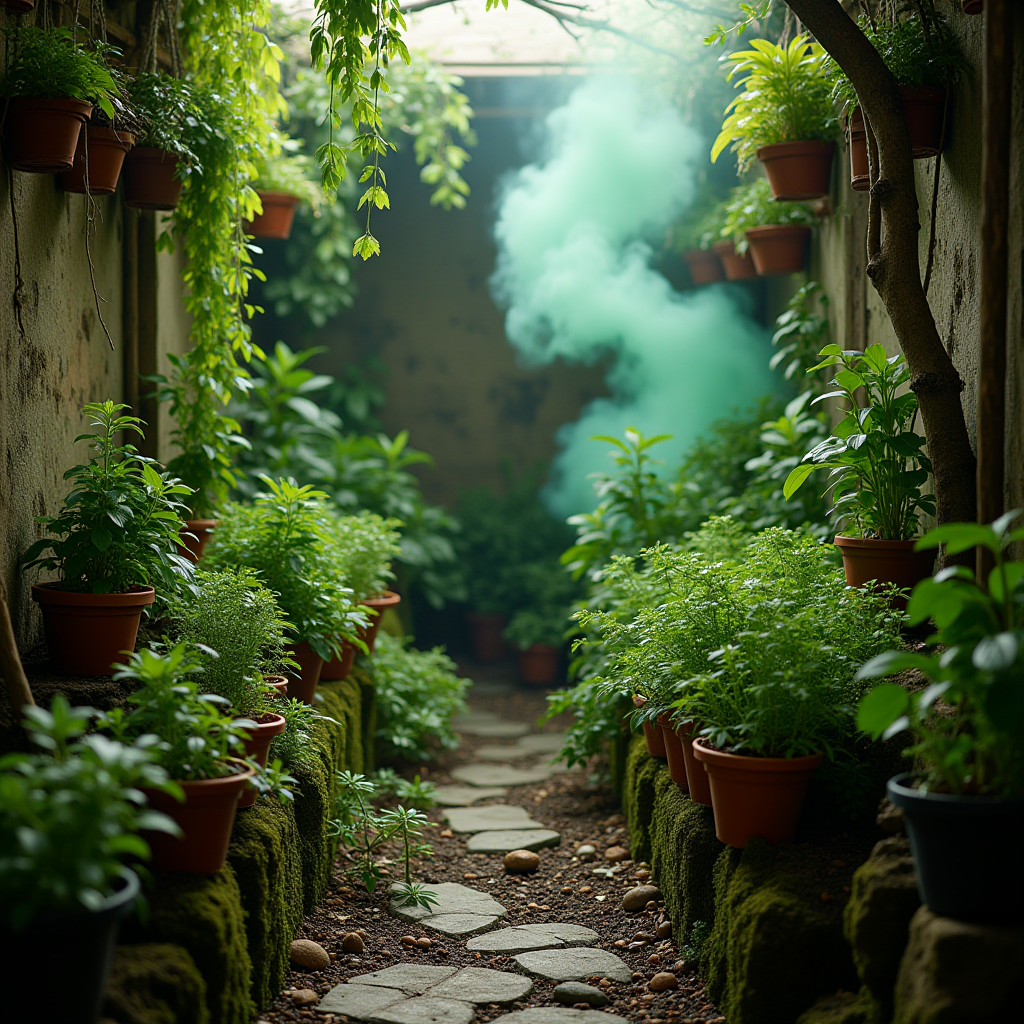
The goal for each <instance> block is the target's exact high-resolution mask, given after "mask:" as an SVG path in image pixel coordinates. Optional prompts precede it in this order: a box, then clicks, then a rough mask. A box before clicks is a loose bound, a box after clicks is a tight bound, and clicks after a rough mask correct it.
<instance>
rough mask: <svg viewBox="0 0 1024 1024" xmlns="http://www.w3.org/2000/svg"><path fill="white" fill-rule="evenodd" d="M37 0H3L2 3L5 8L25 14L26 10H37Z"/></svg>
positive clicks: (1, 5)
mask: <svg viewBox="0 0 1024 1024" xmlns="http://www.w3.org/2000/svg"><path fill="white" fill-rule="evenodd" d="M35 6H36V0H3V3H2V4H0V7H2V8H3V9H4V10H7V11H13V12H15V13H16V14H24V13H25V11H32V10H35Z"/></svg>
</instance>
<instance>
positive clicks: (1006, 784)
mask: <svg viewBox="0 0 1024 1024" xmlns="http://www.w3.org/2000/svg"><path fill="white" fill-rule="evenodd" d="M1020 514H1021V513H1020V510H1015V511H1012V512H1007V513H1006V515H1004V516H1001V517H1000V518H999V519H997V520H996V521H995V522H994V523H992V525H991V526H982V525H978V524H975V523H948V524H946V525H944V526H940V527H937V528H936V529H934V530H931V531H929V532H928V533H927V534H925V536H924V537H923V538H922V539H921V540H919V541H918V542H917V545H916V546H917V547H918V548H919V549H923V548H937V547H940V546H944V547H945V549H946V554H947V555H950V556H954V555H958V554H962V553H964V552H966V551H970V550H971V549H972V548H974V547H976V546H977V547H981V548H983V549H984V550H985V551H987V552H988V553H989V554H990V555H991V560H992V562H993V563H994V566H993V568H992V570H991V572H990V573H989V575H988V579H987V580H984V581H981V580H978V579H977V578H976V577H975V575H974V573H973V572H971V570H970V569H967V568H965V567H964V566H950V567H948V568H946V569H942V570H940V571H939V572H938V573H937V574H936V575H935V576H934V577H933V578H931V579H926V580H922V581H921V582H920V583H918V584H917V586H916V587H914V590H913V593H912V594H911V597H910V603H909V604H908V606H907V616H908V619H909V622H910V624H911V625H919V624H921V623H924V622H927V621H928V620H932V621H933V622H934V623H935V626H936V629H937V631H936V632H935V633H934V634H933V635H932V636H931V637H930V638H929V640H928V644H929V646H931V647H933V648H936V650H937V653H934V654H931V655H925V654H918V653H915V652H912V651H890V652H888V653H886V654H882V655H880V656H878V657H876V658H873V659H872V660H871V661H869V662H868V663H867V664H866V665H864V667H863V668H862V669H861V670H860V672H859V673H858V677H859V678H860V679H873V678H876V677H878V676H887V675H893V674H894V673H897V672H901V671H903V670H905V669H917V670H918V671H920V672H922V673H924V675H925V676H926V677H927V679H928V680H929V685H928V686H927V687H925V688H924V689H920V690H915V692H913V693H912V692H910V691H909V690H908V689H906V688H905V687H904V686H900V685H898V684H896V683H884V684H882V685H880V686H876V687H875V688H874V689H872V690H871V692H870V693H869V694H867V695H866V696H865V697H864V698H863V699H862V700H861V702H860V706H859V708H858V710H857V725H858V726H859V727H860V728H861V729H863V730H864V731H865V732H867V733H869V734H870V735H871V736H872V737H873V738H874V739H879V738H882V739H889V738H890V737H892V736H895V735H897V734H898V733H901V732H903V731H904V730H909V732H910V734H911V736H912V737H913V744H912V746H911V747H910V748H909V749H908V750H907V751H906V753H907V754H908V755H909V756H912V757H913V758H914V759H915V761H916V763H917V764H918V766H919V767H920V769H921V779H920V786H921V789H922V790H925V791H927V790H933V791H938V792H947V793H954V794H956V795H961V794H989V795H994V796H1003V797H1018V798H1019V797H1021V796H1024V752H1022V749H1021V743H1020V736H1021V730H1022V728H1024V561H1011V560H1010V559H1009V557H1008V556H1009V547H1010V545H1011V544H1014V543H1020V542H1021V541H1024V529H1020V528H1018V529H1016V530H1014V529H1012V526H1013V523H1014V520H1016V519H1018V518H1019V517H1020ZM939 652H941V653H939Z"/></svg>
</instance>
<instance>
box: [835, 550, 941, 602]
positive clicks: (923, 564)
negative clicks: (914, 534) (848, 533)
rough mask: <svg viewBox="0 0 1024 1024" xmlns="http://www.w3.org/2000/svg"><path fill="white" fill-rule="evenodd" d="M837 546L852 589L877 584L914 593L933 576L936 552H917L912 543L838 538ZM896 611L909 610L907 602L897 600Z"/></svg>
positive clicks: (848, 583)
mask: <svg viewBox="0 0 1024 1024" xmlns="http://www.w3.org/2000/svg"><path fill="white" fill-rule="evenodd" d="M835 543H836V547H837V548H839V551H840V553H841V554H842V556H843V571H844V572H845V573H846V583H847V585H848V586H851V587H865V586H867V584H868V583H870V582H871V581H872V580H877V581H878V582H879V583H894V584H896V586H897V587H899V588H900V589H901V590H903V589H906V590H913V588H914V585H915V584H917V583H920V582H921V580H923V579H925V578H926V577H927V576H931V574H932V568H933V567H934V565H935V550H934V549H931V550H928V551H915V550H914V544H915V541H912V540H871V539H870V538H863V537H841V536H837V537H836V539H835ZM893 607H894V608H901V609H902V608H906V607H907V601H906V598H903V597H898V598H896V599H895V600H894V601H893Z"/></svg>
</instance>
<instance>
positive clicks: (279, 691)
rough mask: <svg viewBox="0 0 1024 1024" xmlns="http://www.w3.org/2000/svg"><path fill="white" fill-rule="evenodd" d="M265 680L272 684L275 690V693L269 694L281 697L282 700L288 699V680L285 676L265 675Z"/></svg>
mask: <svg viewBox="0 0 1024 1024" xmlns="http://www.w3.org/2000/svg"><path fill="white" fill-rule="evenodd" d="M263 682H265V683H266V684H267V685H268V686H272V687H273V688H274V690H275V692H274V693H273V694H269V695H268V696H272V697H279V698H280V699H281V700H287V698H288V680H287V679H286V678H285V677H284V676H264V677H263Z"/></svg>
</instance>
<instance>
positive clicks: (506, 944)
mask: <svg viewBox="0 0 1024 1024" xmlns="http://www.w3.org/2000/svg"><path fill="white" fill-rule="evenodd" d="M600 937H601V936H600V935H598V934H597V932H595V931H594V930H593V929H592V928H585V927H584V926H583V925H581V924H565V923H562V922H557V921H553V922H551V923H550V924H521V925H515V926H514V927H512V928H499V929H498V930H497V931H494V932H488V933H487V934H486V935H477V936H475V937H474V938H472V939H470V940H469V942H467V943H466V949H468V950H469V951H470V952H471V953H528V952H530V951H531V950H534V949H561V948H562V947H564V946H571V945H586V944H588V943H591V942H597V941H598V939H600Z"/></svg>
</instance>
